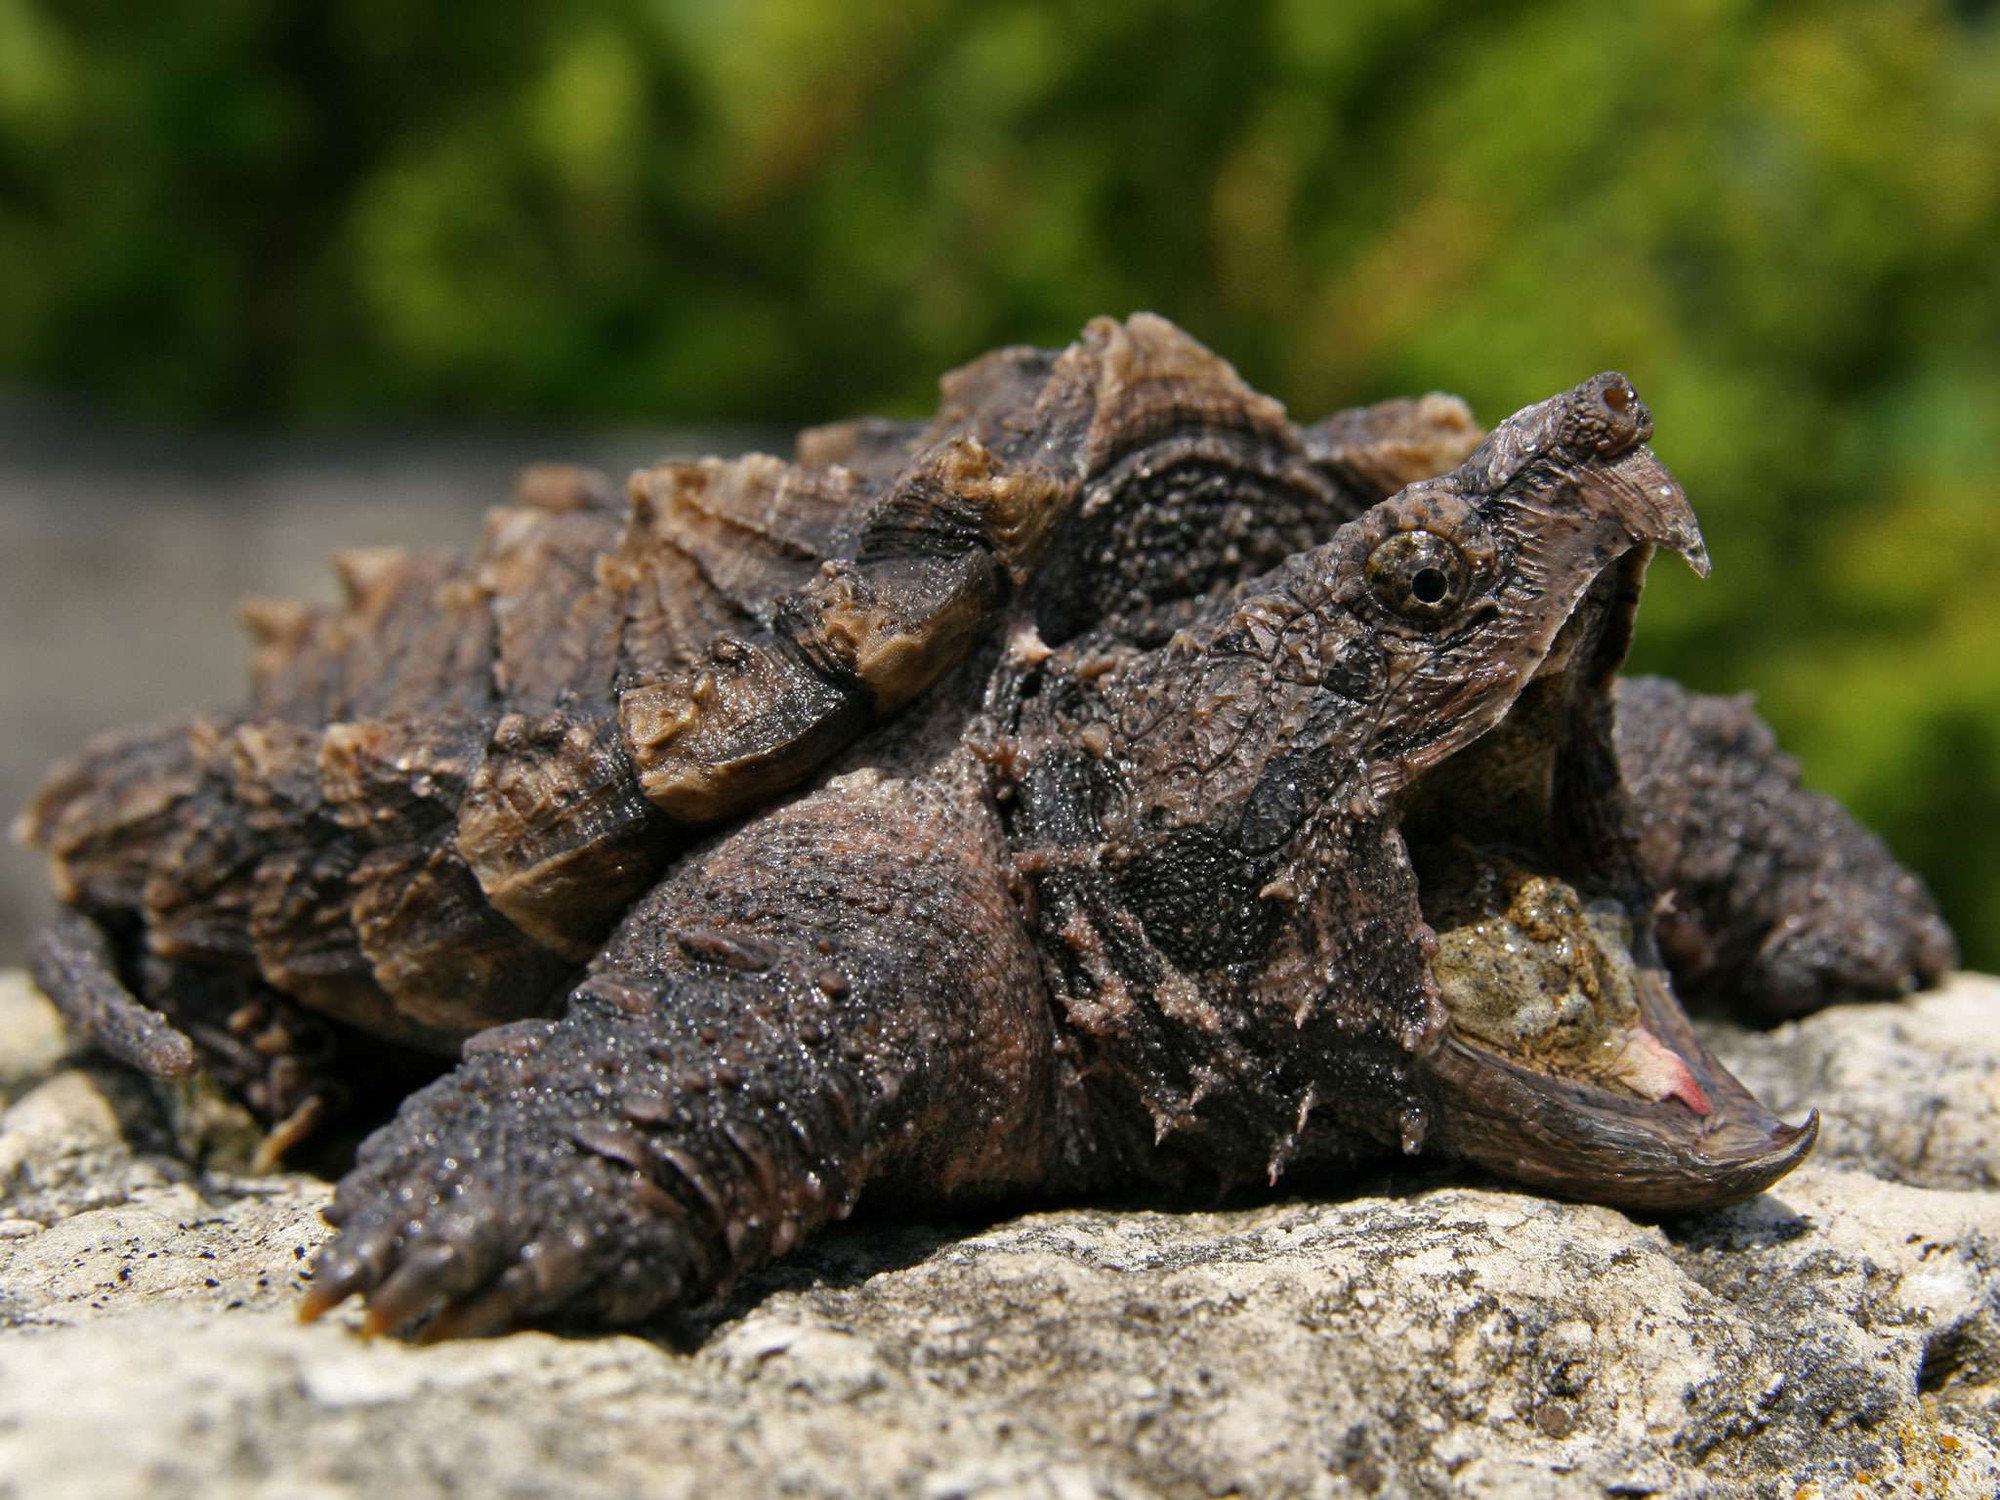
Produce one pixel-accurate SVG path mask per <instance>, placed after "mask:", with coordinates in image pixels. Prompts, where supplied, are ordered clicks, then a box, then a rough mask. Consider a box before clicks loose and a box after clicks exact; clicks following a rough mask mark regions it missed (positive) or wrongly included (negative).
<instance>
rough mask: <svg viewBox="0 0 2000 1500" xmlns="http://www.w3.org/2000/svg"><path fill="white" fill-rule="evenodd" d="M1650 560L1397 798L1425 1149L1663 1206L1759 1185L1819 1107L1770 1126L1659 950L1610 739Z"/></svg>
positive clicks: (1643, 551)
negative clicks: (1431, 1085)
mask: <svg viewBox="0 0 2000 1500" xmlns="http://www.w3.org/2000/svg"><path fill="white" fill-rule="evenodd" d="M1651 550H1652V549H1651V548H1650V547H1649V546H1639V547H1635V548H1634V549H1632V550H1631V551H1629V552H1627V553H1626V554H1625V555H1624V556H1623V557H1622V558H1620V559H1618V560H1617V561H1615V562H1613V563H1612V564H1611V565H1610V566H1608V567H1607V568H1605V569H1604V571H1603V572H1602V573H1601V574H1599V576H1598V577H1597V579H1596V580H1595V582H1594V583H1593V584H1592V585H1591V587H1590V588H1589V590H1588V591H1587V592H1586V593H1585V595H1584V597H1583V598H1582V599H1581V601H1580V602H1579V603H1578V605H1577V606H1576V608H1575V609H1574V610H1573V611H1572V613H1571V614H1570V616H1569V618H1568V619H1567V621H1566V622H1565V623H1564V624H1563V626H1562V628H1561V630H1560V631H1559V632H1558V633H1557V635H1556V637H1555V640H1554V642H1553V644H1552V645H1551V647H1550V649H1549V650H1548V652H1547V654H1546V656H1545V657H1544V658H1543V660H1542V662H1541V663H1540V664H1539V666H1538V667H1537V668H1536V669H1535V672H1534V675H1533V677H1532V678H1531V680H1530V681H1529V682H1528V684H1527V685H1526V686H1525V687H1524V688H1523V690H1522V691H1521V693H1520V695H1519V696H1518V698H1517V699H1516V701H1515V702H1514V703H1513V705H1512V706H1511V707H1510V708H1509V709H1508V711H1507V713H1506V715H1505V716H1504V717H1503V718H1502V719H1501V720H1500V721H1499V722H1498V723H1496V724H1494V725H1493V726H1492V728H1490V729H1489V730H1487V731H1486V733H1484V734H1483V735H1481V736H1480V737H1479V738H1478V739H1476V740H1474V741H1472V742H1471V743H1470V744H1469V745H1466V746H1465V747H1464V748H1463V749H1460V750H1458V751H1457V752H1455V753H1454V754H1452V755H1450V756H1449V757H1448V758H1446V759H1444V760H1442V761H1441V762H1439V763H1438V764H1436V765H1434V766H1432V767H1430V768H1429V769H1427V770H1425V771H1424V772H1423V773H1422V775H1421V776H1420V777H1419V778H1418V780H1417V781H1416V782H1415V784H1414V785H1413V786H1412V787H1411V788H1410V789H1409V792H1408V794H1407V800H1406V801H1405V803H1404V808H1403V816H1402V820H1401V829H1402V834H1403V838H1404V841H1405V844H1406V845H1407V847H1408V850H1409V855H1410V859H1411V862H1412V866H1413V868H1414V869H1415V871H1416V876H1417V884H1418V891H1419V899H1420V902H1421V905H1422V910H1423V918H1424V921H1425V924H1426V925H1427V926H1428V927H1429V929H1430V931H1431V933H1432V934H1433V935H1434V936H1435V938H1436V942H1437V948H1436V952H1435V954H1434V956H1433V958H1432V963H1431V969H1432V975H1433V977H1434V979H1435V980H1436V983H1437V986H1438V991H1439V995H1440V998H1441V1000H1442V1001H1443V1004H1444V1006H1445V1009H1446V1012H1447V1014H1448V1017H1449V1020H1448V1024H1447V1026H1446V1028H1445V1032H1444V1034H1443V1036H1442V1038H1441V1039H1440V1040H1439V1042H1438V1044H1437V1045H1436V1047H1435V1048H1434V1049H1433V1050H1432V1051H1431V1053H1430V1054H1429V1055H1428V1057H1427V1059H1426V1065H1427V1066H1428V1068H1429V1070H1430V1072H1431V1073H1432V1075H1433V1077H1434V1078H1435V1080H1436V1082H1437V1084H1438V1089H1439V1097H1440V1110H1439V1118H1438V1120H1437V1122H1436V1124H1435V1126H1434V1131H1435V1133H1436V1136H1438V1137H1441V1139H1440V1144H1442V1145H1444V1146H1445V1147H1446V1149H1448V1150H1451V1151H1453V1152H1454V1153H1456V1154H1458V1155H1460V1156H1463V1157H1466V1158H1469V1159H1471V1160H1473V1161H1476V1162H1478V1163H1479V1164H1481V1165H1483V1166H1485V1167H1487V1168H1489V1169H1490V1170H1492V1171H1494V1172H1496V1173H1498V1174H1500V1175H1502V1176H1505V1177H1507V1178H1510V1179H1513V1180H1515V1181H1520V1182H1525V1183H1529V1184H1532V1185H1534V1186H1536V1187H1540V1188H1545V1189H1548V1190H1551V1191H1554V1192H1558V1193H1562V1194H1565V1195H1567V1196H1572V1197H1579V1198H1587V1199H1590V1200H1592V1201H1596V1202H1603V1203H1609V1204H1612V1205H1614V1206H1617V1207H1621V1208H1629V1209H1639V1210H1652V1211H1665V1210H1677V1209H1689V1208H1699V1207H1706V1206H1710V1205H1714V1204H1719V1203H1727V1202H1731V1201H1734V1200H1736V1199H1739V1198H1744V1197H1748V1196H1750V1195H1751V1194H1753V1193H1756V1192H1759V1191H1761V1190H1762V1189H1763V1188H1765V1187H1766V1186H1768V1185H1769V1184H1770V1183H1772V1182H1774V1181H1775V1180H1776V1179H1777V1178H1779V1177H1781V1176H1783V1175H1784V1174H1785V1173H1786V1172H1788V1171H1789V1170H1791V1168H1792V1167H1794V1166H1796V1165H1797V1164H1798V1163H1799V1161H1800V1160H1802V1159H1803V1158H1804V1157H1805V1155H1806V1153H1807V1152H1809V1151H1810V1150H1811V1149H1812V1144H1813V1141H1814V1139H1815V1137H1816V1136H1817V1134H1818V1117H1817V1116H1816V1115H1815V1116H1813V1117H1812V1118H1809V1119H1807V1120H1806V1121H1805V1123H1804V1124H1802V1125H1799V1126H1788V1125H1786V1124H1785V1123H1784V1122H1783V1121H1781V1120H1779V1119H1778V1118H1777V1117H1776V1116H1775V1115H1773V1114H1772V1113H1771V1112H1770V1111H1769V1110H1768V1109H1766V1108H1765V1107H1764V1106H1763V1105H1762V1104H1761V1103H1760V1102H1759V1101H1758V1100H1757V1099H1756V1098H1755V1096H1753V1095H1752V1094H1751V1093H1750V1092H1749V1091H1748V1090H1747V1089H1746V1088H1744V1087H1743V1085H1742V1084H1740V1083H1738V1082H1737V1081H1736V1079H1734V1078H1733V1077H1731V1076H1730V1075H1729V1073H1728V1072H1727V1071H1726V1070H1725V1069H1724V1068H1723V1067H1722V1066H1721V1064H1720V1063H1718V1062H1717V1061H1716V1060H1715V1059H1714V1058H1713V1057H1712V1056H1711V1055H1710V1054H1709V1053H1708V1051H1707V1049H1706V1048H1705V1047H1703V1046H1702V1044H1701V1043H1700V1041H1699V1040H1698V1039H1697V1038H1696V1036H1695V1034H1694V1030H1693V1028H1692V1026H1691V1025H1690V1024H1689V1022H1688V1018H1687V1015H1686V1013H1685V1012H1684V1011H1683V1010H1682V1009H1681V1006H1680V1004H1679V1002H1678V1000H1677V999H1676V998H1675V996H1674V993H1673V989H1672V986H1671V983H1670V981H1669V979H1668V976H1667V973H1666V970H1665V968H1664V967H1663V966H1662V963H1661V960H1660V956H1659V952H1658V949H1657V947H1656V945H1655V943H1654V938H1653V917H1652V902H1653V893H1652V892H1651V891H1650V890H1649V889H1648V884H1647V881H1646V879H1645V878H1644V876H1643V874H1642V873H1641V871H1640V869H1639V866H1638V863H1637V859H1636V855H1635V851H1634V846H1633V843H1632V840H1631V838H1630V836H1629V833H1628V823H1627V819H1626V816H1625V803H1624V797H1625V793H1624V788H1623V785H1622V782H1621V781H1620V778H1619V774H1618V769H1617V763H1616V760H1615V756H1614V752H1613V748H1612V741H1611V730H1612V707H1611V681H1612V676H1613V673H1614V672H1615V670H1616V668H1617V666H1618V664H1619V662H1620V661H1621V660H1622V659H1623V658H1624V655H1625V648H1626V645H1627V642H1628V640H1629V636H1630V631H1631V623H1632V615H1633V611H1634V609H1635V607H1636V604H1637V600H1638V594H1639V585H1640V582H1641V580H1642V579H1643V576H1644V572H1645V568H1646V565H1647V562H1648V560H1649V558H1650V554H1651Z"/></svg>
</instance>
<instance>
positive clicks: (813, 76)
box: [0, 0, 2000, 967]
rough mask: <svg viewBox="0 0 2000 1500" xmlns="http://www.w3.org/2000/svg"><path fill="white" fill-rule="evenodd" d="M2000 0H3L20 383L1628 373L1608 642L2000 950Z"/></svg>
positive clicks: (147, 399) (206, 400)
mask: <svg viewBox="0 0 2000 1500" xmlns="http://www.w3.org/2000/svg"><path fill="white" fill-rule="evenodd" d="M1993 12H1994V7H1993V5H1992V4H1991V3H1990V0H1988V3H1964V0H1961V3H1959V4H1956V5H1947V4H1943V3H1939V0H1928V3H1927V0H1878V3H1862V0H1831V3H1818V4H1806V3H1790V4H1782V3H1748V0H1656V3H1652V4H1647V5H1627V6H1616V5H1612V6H1607V5H1604V4H1602V3H1599V0H1552V3H1543V4H1527V3H1499V0H1359V3H1334V0H1264V3H1248V0H1245V3H1229V0H1216V3H1197V0H1100V3H1094V4H1089V5H1068V4H1059V3H1055V0H1011V3H1009V0H1001V3H986V4H975V3H971V0H514V3H504V0H489V3H487V4H485V5H478V6H464V5H448V4H445V3H443V0H338V3H334V0H200V3H199V4H194V3H181V4H163V3H160V0H0V286H4V287H5V288H6V294H5V296H4V297H0V373H6V374H9V375H10V376H11V378H14V379H16V380H19V381H28V382H36V383H41V384H45V385H54V386H58V387H61V388H66V389H70V390H75V391H79V392H85V393H88V394H90V395H91V396H93V397H95V398H98V399H100V400H103V401H105V402H108V403H111V404H113V405H115V406H118V407H121V408H123V409H126V410H130V411H133V412H138V413H142V414H147V415H150V416H155V417H168V418H174V419H187V420H197V419H198V420H212V419H218V418H228V419H242V418H246V417H247V418H254V419H282V420H330V419H355V418H371V419H372V418H378V417H382V416H387V415H393V416H394V417H396V418H399V419H405V418H414V417H440V416H452V417H463V416H477V417H483V418H515V417H520V418H534V419H537V420H544V421H545V420H548V419H552V418H553V419H564V420H578V421H587V422H607V421H617V422H629V421H639V422H645V423H669V422H678V421H684V420H690V419H712V418H723V419H751V420H757V421H771V422H775V421H781V420H783V421H790V420H811V419H820V418H825V417H830V416H834V415H840V414H845V413H851V412H855V411H858V410H862V409H867V408H877V409H880V408H888V409H901V410H917V409H922V408H923V407H924V406H925V405H926V403H927V401H928V399H929V393H930V390H931V382H932V380H933V378H934V377H935V375H936V374H937V373H938V372H939V371H940V370H942V369H944V368H946V367H948V366H949V365H951V364H953V363H955V362H957V361H959V360H961V359H963V358H965V357H967V356H969V355H971V354H973V353H975V352H977V351H979V350H981V349H983V348H985V347H987V346H989V345H992V344H996V343H1007V342H1020V341H1027V340H1032V341H1037V342H1045V343H1046V342H1061V341H1064V340H1066V339H1067V338H1069V337H1071V336H1072V335H1073V334H1074V333H1075V331H1076V329H1077V328H1078V326H1079V325H1080V324H1081V323H1082V322H1083V320H1084V319H1085V318H1086V317H1087V316H1089V315H1091V314H1093V313H1097V312H1107V311H1109V312H1123V311H1127V310H1130V309H1133V308H1137V307H1151V308H1155V309H1157V310H1159V311H1161V312H1164V313H1167V314H1169V315H1170V316H1172V317H1174V318H1176V319H1177V320H1179V321H1180V322H1182V323H1183V324H1185V325H1186V326H1188V327H1189V328H1190V329H1192V330H1193V331H1194V332H1195V333H1197V334H1198V335H1200V336H1201V337H1203V338H1204V339H1206V340H1207V341H1208V342H1210V343H1211V344H1212V345H1213V346H1214V347H1216V348H1217V349H1219V350H1221V351H1223V352H1225V353H1227V354H1229V355H1230V356H1231V357H1232V358H1234V359H1235V360H1236V361H1237V362H1238V364H1239V365H1240V366H1241V367H1242V368H1243V370H1244V372H1245V373H1246V375H1248V376H1249V377H1250V378H1251V379H1252V380H1253V381H1254V382H1255V383H1257V384H1259V385H1261V386H1263V387H1264V388H1266V389H1269V390H1272V391H1274V392H1276V393H1277V394H1279V395H1281V396H1283V397H1284V398H1285V399H1286V400H1287V401H1288V402H1289V403H1290V404H1291V405H1292V407H1293V409H1294V410H1295V411H1298V412H1301V413H1302V414H1308V415H1310V414H1316V413H1318V412H1319V411H1321V410H1322V409H1324V408H1327V407H1330V406H1333V405H1336V404H1345V403H1349V402H1353V401H1357V400H1362V399H1370V398H1374V397H1378V396H1381V395H1384V394H1389V393H1397V392H1409V391H1416V390H1421V389H1425V388H1433V387H1443V388H1446V389H1451V390H1456V391H1459V392H1461V393H1462V394H1464V395H1466V396H1467V397H1468V398H1470V399H1471V400H1472V401H1473V402H1474V404H1475V406H1476V408H1477V409H1478V410H1480V411H1481V412H1482V413H1484V414H1486V415H1487V416H1489V417H1492V416H1497V415H1499V414H1502V413H1504V412H1506V411H1508V410H1510V409H1512V408H1514V407H1515V406H1518V405H1520V404H1522V403H1524V402H1526V401H1529V400H1532V399H1536V398H1538V397H1540V396H1543V395H1546V394H1547V393H1549V392H1550V391H1552V390H1555V389H1557V388H1559V387H1561V386H1565V385H1568V384H1570V383H1572V382H1574V381H1576V380H1577V379H1579V378H1581V377H1582V376H1584V375H1587V374H1589V373H1591V372H1593V371H1595V370H1597V369H1600V368H1603V367H1607V366H1617V367H1620V368H1623V369H1624V370H1626V371H1627V373H1629V374H1630V375H1631V376H1632V377H1633V379H1634V381H1635V382H1636V384H1637V385H1638V387H1639V388H1640V390H1641V391H1643V392H1644V393H1645V394H1646V395H1647V397H1648V399H1649V400H1650V401H1651V403H1652V404H1653V406H1654V408H1655V410H1656V411H1657V412H1658V414H1659V421H1660V434H1659V439H1658V444H1657V446H1658V447H1659V448H1660V450H1661V451H1662V453H1663V454H1664V456H1665V457H1666V458H1667V459H1668V461H1669V462H1670V463H1671V464H1672V465H1673V466H1674V467H1675V468H1676V470H1677V471H1678V472H1679V473H1680V474H1681V476H1682V477H1683V478H1684V480H1685V481H1686V483H1687V486H1688V489H1689V490H1690V492H1691V493H1692V494H1693V495H1694V497H1695V500H1696V503H1697V506H1698V507H1699V509H1700V510H1701V512H1702V515H1703V517H1704V519H1705V522H1706V524H1707V528H1708V532H1709V537H1710V541H1711V545H1712V548H1713V551H1714V553H1715V555H1716V558H1717V571H1716V577H1715V579H1714V581H1713V582H1711V583H1708V584H1705V585H1700V586H1697V585H1695V584H1694V582H1693V581H1692V580H1691V579H1688V578H1686V577H1684V576H1678V575H1677V574H1672V570H1669V569H1665V568H1663V569H1662V570H1661V571H1660V573H1659V575H1658V579H1657V581H1656V585H1655V588H1654V590H1653V592H1652V595H1651V598H1650V600H1649V608H1648V611H1647V618H1646V620H1645V622H1644V624H1643V626H1642V630H1641V641H1642V645H1641V649H1640V652H1639V662H1638V663H1637V664H1638V665H1639V666H1642V667H1645V668H1656V669H1663V670H1670V671H1673V672H1675V673H1676V674H1678V675H1680V676H1682V677H1684V678H1686V679H1688V680H1690V681H1692V682H1694V683H1696V684H1698V685H1700V686H1703V687H1707V688H1712V689H1725V688H1726V689H1735V688H1741V687H1753V686H1754V687H1755V688H1757V689H1758V691H1759V693H1760V695H1761V700H1762V703H1763V705H1764V707H1765V709H1766V710H1767V712H1768V713H1769V714H1770V716H1771V717H1772V718H1773V719H1774V720H1775V721H1777V723H1778V725H1779V726H1780V728H1781V730H1782V732H1783V733H1784V735H1785V736H1786V738H1787V740H1788V741H1789V742H1790V744H1791V745H1792V746H1793V747H1795V748H1796V749H1797V751H1798V752H1799V753H1800V755H1801V757H1802V759H1803V760H1804V761H1805V763H1806V765H1807V767H1808V770H1809V774H1810V778H1811V779H1812V780H1813V781H1814V782H1815V783H1816V784H1818V785H1820V786H1822V787H1824V788H1825V789H1827V790H1829V791H1832V792H1834V793H1836V794H1838V795H1840V796H1841V797H1843V798H1845V799H1847V800H1848V801H1849V802H1850V803H1851V804H1853V805H1854V806H1855V807H1856V808H1858V809H1859V810H1860V811H1861V812H1862V813H1863V815H1864V816H1866V817H1867V818H1868V819H1870V820H1871V821H1872V822H1873V823H1874V824H1875V825H1876V826H1878V827H1879V828H1881V829H1882V830H1884V831H1885V833H1886V834H1887V835H1888V837H1889V839H1890V841H1891V842H1892V843H1893V844H1894V845H1895V846H1896V847H1897V848H1898V850H1899V851H1900V852H1901V853H1903V854H1904V855H1905V856H1906V857H1908V858H1910V859H1912V860H1914V861H1915V862H1916V863H1918V864H1919V865H1920V866H1921V867H1922V868H1923V869H1924V870H1925V871H1926V872H1927V874H1928V875H1929V876H1930V878H1931V879H1932V881H1933V883H1934V884H1935V885H1936V886H1937V888H1938V889H1939V890H1940V892H1941V893H1942V894H1943V896H1944V897H1945V899H1946V902H1947V904H1948V906H1949V909H1950V911H1951V914H1952V916H1953V918H1954V919H1955V921H1956V922H1957V924H1958V926H1959V929H1960V931H1961V933H1962V934H1963V935H1964V936H1965V937H1966V939H1967V945H1968V949H1969V953H1970V956H1971V957H1973V958H1974V959H1976V960H1978V961H1980V962H1983V963H1984V964H1986V965H1987V966H1989V967H1993V966H1996V965H2000V491H1997V490H1996V465H2000V360H1997V359H1996V350H2000V21H1996V18H1995V16H1994V13H1993ZM1670 575H1672V576H1670Z"/></svg>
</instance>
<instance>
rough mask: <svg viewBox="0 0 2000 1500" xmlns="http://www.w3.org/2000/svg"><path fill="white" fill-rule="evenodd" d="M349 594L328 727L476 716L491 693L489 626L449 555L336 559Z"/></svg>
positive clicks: (470, 584)
mask: <svg viewBox="0 0 2000 1500" xmlns="http://www.w3.org/2000/svg"><path fill="white" fill-rule="evenodd" d="M334 566H335V571H336V572H337V573H338V574H339V575H340V579H341V583H342V586H343V588H344V589H345V590H346V592H347V598H348V602H347V608H346V609H345V611H344V612H343V613H342V614H341V616H340V619H339V622H338V634H339V641H340V677H339V687H338V690H337V691H336V692H335V694H334V696H333V699H332V701H331V702H330V703H329V705H328V708H327V714H326V717H327V718H329V719H386V718H395V717H399V716H402V715H411V714H438V713H444V714H453V713H477V712H480V711H482V710H484V709H486V708H487V707H488V706H489V705H490V703H491V700H492V692H493V617H492V614H491V613H490V611H488V609H487V607H486V595H485V591H484V590H483V589H482V588H481V587H480V586H479V582H478V578H477V575H476V573H475V571H474V570H473V568H472V566H471V565H470V564H469V563H468V562H467V561H466V560H465V559H463V558H460V557H457V556H454V555H453V554H451V553H414V554H411V553H402V552H398V551H395V550H394V549H389V548H368V549H365V550H363V551H360V552H350V553H344V554H342V555H341V556H340V557H339V558H337V559H335V564H334Z"/></svg>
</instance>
